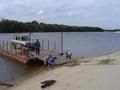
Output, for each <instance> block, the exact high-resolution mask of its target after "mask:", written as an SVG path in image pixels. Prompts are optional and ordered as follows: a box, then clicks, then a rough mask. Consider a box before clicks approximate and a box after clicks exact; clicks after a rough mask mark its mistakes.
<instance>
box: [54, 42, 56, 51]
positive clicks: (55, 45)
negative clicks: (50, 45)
mask: <svg viewBox="0 0 120 90" xmlns="http://www.w3.org/2000/svg"><path fill="white" fill-rule="evenodd" d="M55 51H56V41H54V52H55Z"/></svg>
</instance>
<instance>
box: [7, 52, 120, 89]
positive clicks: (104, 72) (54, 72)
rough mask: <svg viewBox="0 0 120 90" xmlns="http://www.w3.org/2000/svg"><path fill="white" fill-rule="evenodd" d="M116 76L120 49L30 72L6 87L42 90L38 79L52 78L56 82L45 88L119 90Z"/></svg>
mask: <svg viewBox="0 0 120 90" xmlns="http://www.w3.org/2000/svg"><path fill="white" fill-rule="evenodd" d="M119 76H120V51H116V52H113V53H109V54H106V55H103V56H98V57H89V58H84V57H83V58H79V59H77V61H75V63H70V64H66V65H64V66H61V67H57V68H55V69H49V70H48V71H46V72H44V73H36V74H33V75H31V76H29V78H28V77H26V78H24V80H20V81H17V83H16V85H15V86H13V87H9V88H7V89H6V90H42V89H41V83H40V82H42V81H45V80H51V79H53V80H56V83H55V84H54V85H52V86H50V87H47V88H46V89H45V90H119V89H120V85H119V84H120V78H119Z"/></svg>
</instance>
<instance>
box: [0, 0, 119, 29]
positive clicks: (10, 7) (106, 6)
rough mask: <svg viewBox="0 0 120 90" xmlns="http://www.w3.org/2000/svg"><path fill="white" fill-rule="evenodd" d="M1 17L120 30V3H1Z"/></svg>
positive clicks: (51, 0)
mask: <svg viewBox="0 0 120 90" xmlns="http://www.w3.org/2000/svg"><path fill="white" fill-rule="evenodd" d="M0 17H1V18H6V19H14V20H20V21H32V20H37V21H39V22H45V23H57V24H67V25H79V26H98V27H102V28H105V29H113V28H120V0H0Z"/></svg>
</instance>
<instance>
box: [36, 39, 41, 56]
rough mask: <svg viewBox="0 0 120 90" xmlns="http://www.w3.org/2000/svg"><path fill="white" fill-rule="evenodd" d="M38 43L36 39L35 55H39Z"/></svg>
mask: <svg viewBox="0 0 120 90" xmlns="http://www.w3.org/2000/svg"><path fill="white" fill-rule="evenodd" d="M40 47H41V45H40V42H39V40H38V39H37V40H36V42H35V52H36V55H40Z"/></svg>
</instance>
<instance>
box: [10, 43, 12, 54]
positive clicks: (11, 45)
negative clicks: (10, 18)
mask: <svg viewBox="0 0 120 90" xmlns="http://www.w3.org/2000/svg"><path fill="white" fill-rule="evenodd" d="M10 50H11V52H12V43H10Z"/></svg>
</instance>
